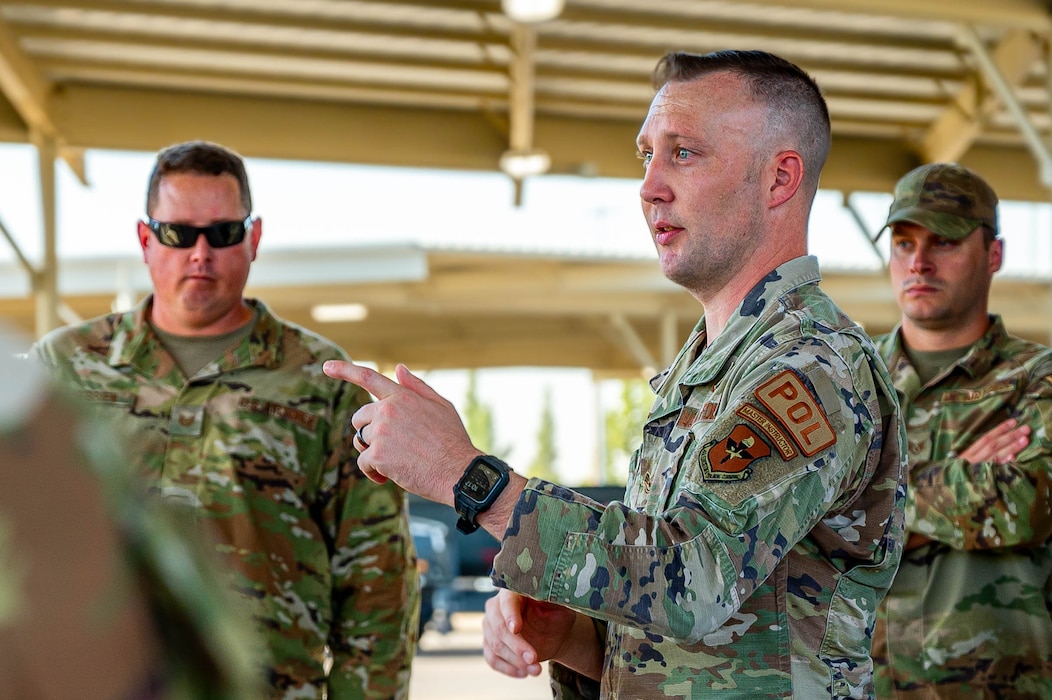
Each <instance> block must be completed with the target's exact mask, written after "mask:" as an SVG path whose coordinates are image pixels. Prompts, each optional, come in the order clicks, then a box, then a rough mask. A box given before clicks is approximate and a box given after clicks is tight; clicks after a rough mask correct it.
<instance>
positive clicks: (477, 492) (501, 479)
mask: <svg viewBox="0 0 1052 700" xmlns="http://www.w3.org/2000/svg"><path fill="white" fill-rule="evenodd" d="M510 473H511V467H509V466H508V465H507V464H505V463H504V462H502V461H500V460H499V459H497V458H496V457H494V456H493V455H482V456H481V457H476V458H475V459H473V460H471V464H469V465H468V468H467V469H465V470H464V476H462V477H460V481H458V482H457V485H456V486H454V487H453V507H454V508H456V509H457V515H459V516H460V518H459V519H458V520H457V529H458V530H460V531H461V532H463V533H464V534H465V535H470V534H471V533H472V532H474V531H475V530H478V529H479V524H478V522H477V521H476V518H477V517H478V516H479V515H480V514H482V513H485V512H486V511H487V510H489V509H490V506H492V505H493V504H494V502H496V500H497V497H498V496H500V494H501V491H503V490H504V487H505V486H507V485H508V482H509V481H510V478H509V477H508V475H509V474H510Z"/></svg>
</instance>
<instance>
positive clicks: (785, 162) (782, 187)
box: [767, 151, 804, 209]
mask: <svg viewBox="0 0 1052 700" xmlns="http://www.w3.org/2000/svg"><path fill="white" fill-rule="evenodd" d="M772 171H773V177H772V178H771V185H770V189H769V190H768V193H767V206H768V207H770V208H772V209H773V208H774V207H777V206H779V205H782V204H785V203H786V202H788V201H789V200H790V199H792V198H793V195H795V194H796V191H797V190H799V189H800V185H801V184H802V183H803V181H804V159H803V158H802V157H801V156H800V154H799V153H797V152H796V151H782V152H781V153H779V154H778V155H776V156H775V157H774V160H773V163H772Z"/></svg>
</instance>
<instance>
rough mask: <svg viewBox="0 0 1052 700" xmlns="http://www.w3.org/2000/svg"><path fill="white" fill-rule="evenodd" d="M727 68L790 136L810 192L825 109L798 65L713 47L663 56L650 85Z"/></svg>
mask: <svg viewBox="0 0 1052 700" xmlns="http://www.w3.org/2000/svg"><path fill="white" fill-rule="evenodd" d="M724 71H726V72H729V73H734V74H736V75H739V76H741V77H742V78H743V79H744V80H745V82H746V84H747V85H748V87H749V91H750V95H751V97H752V98H753V99H754V100H756V101H757V102H759V103H761V104H764V105H766V106H767V107H768V109H769V112H770V115H771V119H772V120H773V121H774V123H775V124H776V125H778V126H780V127H781V128H782V130H783V131H786V132H790V133H792V134H795V135H796V138H797V143H798V144H799V146H798V149H799V151H800V155H801V156H802V157H803V159H804V171H805V175H804V178H805V181H806V182H807V183H808V185H810V188H811V190H812V192H813V191H815V190H817V189H818V177H819V175H820V174H821V172H822V167H823V166H824V165H825V162H826V158H828V157H829V146H830V141H831V136H830V125H829V108H828V107H827V106H826V101H825V98H824V97H823V96H822V91H821V89H820V88H819V87H818V83H816V82H815V80H814V78H812V77H811V76H810V75H808V74H807V73H806V72H804V70H803V69H801V68H800V67H799V66H797V65H795V64H793V63H790V62H789V61H787V60H785V59H784V58H781V57H779V56H775V55H774V54H771V53H767V52H766V51H734V50H726V51H714V52H712V53H707V54H695V53H687V52H682V51H676V52H672V53H668V54H666V55H665V56H664V57H663V58H662V59H661V60H660V61H658V64H657V67H656V68H655V69H654V75H653V80H654V87H655V88H656V89H660V88H661V87H662V86H664V85H665V84H666V83H674V82H687V81H690V80H695V79H697V78H700V77H702V76H704V75H709V74H712V73H719V72H724Z"/></svg>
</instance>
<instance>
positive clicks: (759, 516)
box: [494, 257, 905, 700]
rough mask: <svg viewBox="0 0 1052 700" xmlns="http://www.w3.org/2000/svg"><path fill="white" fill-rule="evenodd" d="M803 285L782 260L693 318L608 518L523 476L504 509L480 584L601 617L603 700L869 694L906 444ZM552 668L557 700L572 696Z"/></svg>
mask: <svg viewBox="0 0 1052 700" xmlns="http://www.w3.org/2000/svg"><path fill="white" fill-rule="evenodd" d="M819 279H820V275H819V273H818V266H817V263H816V262H815V259H814V258H813V257H804V258H798V259H796V260H792V261H789V262H788V263H785V264H784V265H781V266H780V267H778V268H777V269H776V270H774V271H773V272H771V273H770V274H768V276H767V277H766V278H765V279H763V280H762V281H761V282H760V283H759V284H758V285H757V286H756V287H755V288H754V289H753V290H752V292H751V293H750V294H749V295H747V297H746V298H745V300H744V301H743V302H742V304H741V305H740V306H739V307H738V309H737V310H736V311H735V313H734V314H733V315H732V317H731V319H730V320H729V322H728V324H727V326H726V328H725V329H724V330H723V332H722V333H720V335H719V336H718V337H716V338H714V339H713V340H712V342H711V344H709V345H708V346H707V347H706V334H705V319H704V318H702V320H701V322H700V323H699V325H698V327H697V329H696V330H695V332H694V333H693V334H692V337H691V338H690V339H689V340H688V341H687V344H686V345H685V346H684V348H683V349H682V350H681V351H680V354H679V356H678V357H677V359H676V360H675V362H674V363H673V364H672V366H671V367H670V368H669V369H668V370H666V371H665V372H664V373H663V374H661V375H659V376H658V377H656V378H655V380H654V381H653V386H654V388H655V391H656V392H657V395H658V396H657V401H656V403H655V405H654V408H653V410H652V411H651V413H650V416H649V418H648V419H647V422H646V426H645V427H644V437H643V444H642V446H641V447H640V449H639V451H638V452H637V453H636V454H635V456H634V457H633V461H632V465H631V470H630V475H629V481H628V486H627V493H626V500H625V504H624V505H621V504H617V503H615V504H611V505H610V506H609V507H603V506H601V505H600V504H598V503H595V502H593V501H590V500H589V499H587V498H584V497H583V496H580V495H579V494H575V493H574V492H572V491H569V490H567V489H564V488H561V487H558V486H555V485H553V484H550V483H546V482H543V481H540V480H537V479H533V480H531V481H530V482H529V483H528V485H527V488H526V490H525V491H524V492H523V495H522V496H521V498H520V500H519V502H518V503H517V504H516V510H515V514H514V516H513V518H512V520H511V523H510V525H509V527H508V530H507V534H506V535H505V538H504V542H503V545H502V548H501V552H500V554H499V555H498V557H497V559H496V560H495V562H494V579H495V582H496V583H497V584H498V585H500V586H503V587H506V588H509V589H511V590H514V591H517V592H519V593H522V594H524V595H527V596H530V597H533V598H538V599H541V600H547V601H551V602H554V603H559V604H562V605H566V606H568V607H570V608H573V609H575V610H578V611H581V612H583V613H585V614H586V615H589V616H591V617H593V618H596V619H598V620H599V621H601V622H600V623H599V624H597V628H598V632H599V633H600V634H601V635H603V634H605V644H606V648H605V654H604V657H605V660H604V668H603V673H602V682H601V689H600V692H601V695H602V697H608V698H655V697H709V696H712V695H713V694H714V693H717V692H719V697H721V698H733V697H737V698H750V699H752V698H758V697H792V696H794V694H795V697H798V698H807V699H808V700H811V699H813V698H819V697H853V698H862V697H869V696H870V695H871V694H872V690H873V685H872V680H873V679H872V664H871V661H870V656H869V652H870V643H871V639H870V631H871V629H872V626H873V620H874V617H875V615H876V609H877V604H878V603H879V602H880V600H881V598H882V597H883V595H884V593H885V591H886V589H887V587H888V586H889V585H890V583H891V579H892V576H893V574H894V572H895V568H896V565H897V564H898V559H899V553H900V552H899V542H900V540H901V536H902V527H903V502H904V500H905V491H904V482H903V480H904V478H905V464H904V460H903V458H902V456H901V455H902V454H904V450H905V443H904V439H905V438H904V433H903V430H902V425H901V420H900V418H899V412H898V403H897V401H896V400H895V393H894V389H893V388H892V386H891V381H890V378H889V377H888V376H887V371H886V370H885V368H884V365H883V363H882V362H881V361H880V359H879V358H877V356H876V351H875V350H874V349H873V347H872V345H871V343H870V341H869V339H868V338H867V337H866V336H865V334H864V333H863V332H862V331H861V329H859V328H858V327H857V326H855V325H854V324H852V323H851V322H850V321H849V320H848V319H847V318H846V317H844V316H843V315H842V313H841V312H840V311H839V309H837V308H836V306H835V305H834V304H833V303H832V302H831V301H830V299H829V298H828V297H827V296H825V295H824V294H823V293H822V292H821V291H820V290H819V289H818V286H817V282H818V280H819ZM603 627H605V628H606V629H605V631H604V630H603ZM553 667H554V669H555V670H554V673H553V689H554V690H555V692H556V695H557V697H566V698H569V697H578V696H580V695H582V694H583V692H582V688H584V687H587V686H586V684H580V683H575V682H574V679H573V677H572V674H570V673H569V672H568V671H566V669H564V668H561V667H559V666H558V665H555V664H553ZM578 680H579V679H578Z"/></svg>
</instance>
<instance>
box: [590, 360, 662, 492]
mask: <svg viewBox="0 0 1052 700" xmlns="http://www.w3.org/2000/svg"><path fill="white" fill-rule="evenodd" d="M653 400H654V394H653V393H652V392H651V390H650V385H649V384H648V383H647V382H646V381H645V380H643V379H629V380H625V381H623V382H621V402H620V405H618V406H617V407H616V408H615V409H613V410H610V411H607V412H606V414H605V415H604V421H603V423H604V427H605V428H606V431H605V432H606V437H605V445H606V449H605V450H604V453H603V457H604V458H603V474H602V476H603V483H606V484H623V483H625V481H626V480H627V479H628V463H629V460H630V459H631V458H632V453H633V452H635V451H636V449H637V448H638V447H639V444H640V442H642V440H643V423H644V421H646V417H647V413H648V412H649V410H650V403H651V402H652V401H653Z"/></svg>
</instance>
